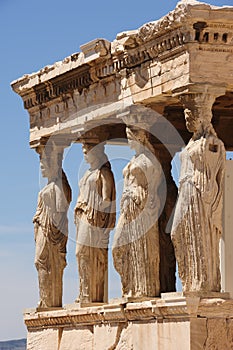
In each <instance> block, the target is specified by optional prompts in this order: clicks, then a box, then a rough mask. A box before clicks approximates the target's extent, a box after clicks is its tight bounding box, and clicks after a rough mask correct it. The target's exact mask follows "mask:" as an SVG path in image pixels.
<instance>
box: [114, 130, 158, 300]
mask: <svg viewBox="0 0 233 350" xmlns="http://www.w3.org/2000/svg"><path fill="white" fill-rule="evenodd" d="M126 133H127V138H128V143H129V146H130V147H131V148H132V149H133V150H135V152H136V154H135V156H134V157H133V158H132V159H131V161H130V162H129V164H128V165H127V166H126V167H125V168H124V170H123V176H124V189H123V194H122V199H121V212H120V218H119V221H118V224H117V227H116V232H115V236H114V243H113V261H114V266H115V268H116V270H117V272H118V273H119V274H120V277H121V283H122V296H123V297H132V298H137V297H155V296H158V295H159V293H160V278H159V268H160V251H159V228H158V217H159V213H160V205H161V203H160V198H159V195H158V188H159V185H160V183H161V180H162V168H161V165H160V163H159V162H158V160H157V158H156V157H155V155H154V149H153V147H152V145H151V143H150V140H149V133H148V132H147V131H146V130H143V129H138V128H135V127H127V128H126Z"/></svg>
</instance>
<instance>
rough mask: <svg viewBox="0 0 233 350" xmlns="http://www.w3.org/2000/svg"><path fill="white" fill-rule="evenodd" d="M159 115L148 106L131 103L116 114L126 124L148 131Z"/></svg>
mask: <svg viewBox="0 0 233 350" xmlns="http://www.w3.org/2000/svg"><path fill="white" fill-rule="evenodd" d="M159 117H161V115H160V114H159V113H158V112H156V111H154V110H153V109H151V108H149V107H145V106H143V105H133V106H130V107H128V108H127V109H126V110H125V111H124V112H123V113H121V114H119V115H118V118H120V119H121V120H122V121H123V122H124V123H125V124H126V125H127V126H129V127H137V128H139V129H145V130H147V131H150V128H151V127H152V126H153V125H154V123H155V122H156V121H157V120H158V118H159Z"/></svg>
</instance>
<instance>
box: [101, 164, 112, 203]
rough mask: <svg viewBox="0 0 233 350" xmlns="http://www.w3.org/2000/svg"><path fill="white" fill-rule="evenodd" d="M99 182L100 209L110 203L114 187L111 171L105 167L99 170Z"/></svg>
mask: <svg viewBox="0 0 233 350" xmlns="http://www.w3.org/2000/svg"><path fill="white" fill-rule="evenodd" d="M101 183H102V193H101V195H102V203H101V209H102V210H104V209H106V208H108V207H109V206H110V205H111V202H112V194H113V191H114V188H115V183H114V178H113V175H112V172H111V171H109V170H106V169H102V170H101Z"/></svg>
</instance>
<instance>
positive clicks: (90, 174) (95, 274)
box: [75, 163, 116, 302]
mask: <svg viewBox="0 0 233 350" xmlns="http://www.w3.org/2000/svg"><path fill="white" fill-rule="evenodd" d="M103 181H109V182H110V183H112V188H111V194H110V198H109V199H110V202H109V205H107V207H106V203H103V193H102V191H103ZM79 188H80V194H79V197H78V200H77V204H76V207H75V223H76V226H77V246H76V257H77V262H78V269H79V281H80V285H79V300H80V301H81V302H103V301H104V297H105V298H106V295H105V288H106V287H107V286H106V281H107V273H108V243H109V233H110V231H111V230H112V229H113V228H114V225H115V220H116V209H115V185H114V178H113V174H112V172H111V168H110V164H109V163H106V164H105V165H103V166H102V167H101V168H100V169H95V170H92V169H89V170H88V171H87V172H86V173H85V175H84V177H83V178H82V179H81V181H80V183H79Z"/></svg>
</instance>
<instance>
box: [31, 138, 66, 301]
mask: <svg viewBox="0 0 233 350" xmlns="http://www.w3.org/2000/svg"><path fill="white" fill-rule="evenodd" d="M38 152H39V154H40V163H41V173H42V176H43V177H47V178H48V184H47V185H46V186H45V187H44V188H43V189H42V190H41V191H40V193H39V195H38V205H37V210H36V214H35V216H34V218H33V223H34V231H35V243H36V252H35V265H36V268H37V271H38V279H39V290H40V301H39V304H38V307H40V308H46V307H60V306H62V290H63V285H62V278H63V270H64V268H65V266H66V243H67V239H68V219H67V211H68V208H69V205H70V202H71V188H70V186H69V183H68V180H67V177H66V175H65V173H64V171H63V170H62V154H59V152H58V151H57V150H56V147H55V148H54V146H53V145H46V146H45V147H40V148H39V149H38Z"/></svg>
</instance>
